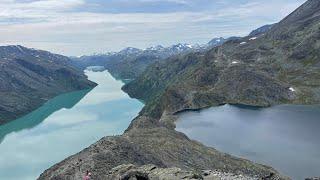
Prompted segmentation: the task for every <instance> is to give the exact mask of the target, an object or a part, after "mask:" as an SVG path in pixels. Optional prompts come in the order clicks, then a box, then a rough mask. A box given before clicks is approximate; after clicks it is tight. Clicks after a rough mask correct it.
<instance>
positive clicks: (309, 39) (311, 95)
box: [123, 0, 320, 118]
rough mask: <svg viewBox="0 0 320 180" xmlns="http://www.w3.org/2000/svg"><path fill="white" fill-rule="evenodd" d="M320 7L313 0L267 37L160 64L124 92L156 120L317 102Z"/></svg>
mask: <svg viewBox="0 0 320 180" xmlns="http://www.w3.org/2000/svg"><path fill="white" fill-rule="evenodd" d="M319 9H320V1H318V0H309V1H307V2H306V3H305V4H304V5H303V6H301V7H300V8H299V9H297V10H296V11H295V12H293V13H292V14H290V15H289V16H288V17H286V18H285V19H284V20H282V21H281V22H280V23H278V24H276V25H274V26H273V27H272V28H271V29H270V30H269V31H268V32H266V33H265V34H261V35H260V36H257V37H251V36H248V37H244V38H241V39H236V40H230V41H228V42H226V43H224V44H223V45H222V46H219V47H216V48H213V49H211V50H210V51H207V52H204V53H191V54H187V55H184V56H180V57H175V58H169V59H167V60H166V61H162V62H160V63H156V64H154V65H152V66H150V67H148V69H147V70H146V71H145V72H144V73H143V74H142V75H141V76H140V77H138V78H137V79H136V80H135V81H133V82H131V83H129V84H128V85H126V86H124V87H123V89H124V90H125V91H126V92H128V93H129V95H131V96H132V97H136V98H139V99H143V100H145V101H146V102H147V105H146V107H145V108H144V111H143V112H142V113H147V114H148V115H152V116H153V117H157V118H159V117H161V115H162V113H163V112H165V111H169V112H178V111H181V110H184V109H198V108H202V107H207V106H213V105H219V104H225V103H236V104H246V105H254V106H270V105H275V104H281V103H299V104H312V103H319V102H320V81H319V78H320V60H319V55H320V51H319V47H320V31H319V28H320V25H319V24H320V23H319V22H320V17H319V12H320V11H319ZM150 97H152V98H150ZM154 97H157V98H154Z"/></svg>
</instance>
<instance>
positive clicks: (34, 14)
mask: <svg viewBox="0 0 320 180" xmlns="http://www.w3.org/2000/svg"><path fill="white" fill-rule="evenodd" d="M305 1H306V0H267V1H266V0H0V45H23V46H27V47H31V48H37V49H43V50H48V51H51V52H54V53H59V54H63V55H68V56H80V55H85V54H87V55H89V54H93V53H105V52H110V51H118V50H120V49H123V48H125V47H137V48H142V49H143V48H146V47H150V46H155V45H163V46H169V45H172V44H176V43H189V44H196V43H198V44H203V43H207V42H208V41H210V39H212V38H215V37H229V36H245V35H247V34H248V33H249V32H250V31H251V30H253V29H255V28H258V27H260V26H262V25H265V24H270V23H275V22H278V21H280V20H281V19H282V18H284V17H285V16H286V15H288V14H289V13H290V12H292V11H293V10H294V9H296V8H297V7H299V6H300V5H301V4H302V3H304V2H305Z"/></svg>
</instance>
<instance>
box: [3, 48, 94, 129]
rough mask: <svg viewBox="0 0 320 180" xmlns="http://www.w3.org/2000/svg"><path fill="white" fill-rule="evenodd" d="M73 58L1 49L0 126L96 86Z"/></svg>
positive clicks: (30, 51)
mask: <svg viewBox="0 0 320 180" xmlns="http://www.w3.org/2000/svg"><path fill="white" fill-rule="evenodd" d="M69 64H70V59H69V58H67V57H65V56H61V55H57V54H52V53H49V52H47V51H41V50H35V49H29V48H25V47H23V46H2V47H0V124H3V123H6V122H9V121H11V120H14V119H17V118H19V117H21V116H23V115H26V114H27V113H29V112H31V111H33V110H35V109H37V108H38V107H39V106H41V105H42V104H43V103H45V102H46V101H47V100H48V99H50V98H52V97H55V96H57V95H59V94H62V93H65V92H70V91H75V90H81V89H89V88H92V87H94V86H95V85H96V84H95V83H93V82H91V81H88V80H87V77H86V76H85V75H84V74H83V72H81V71H79V70H77V69H74V68H73V67H71V66H70V65H69Z"/></svg>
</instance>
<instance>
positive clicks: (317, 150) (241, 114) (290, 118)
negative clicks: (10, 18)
mask: <svg viewBox="0 0 320 180" xmlns="http://www.w3.org/2000/svg"><path fill="white" fill-rule="evenodd" d="M176 130H178V131H180V132H184V133H185V134H186V135H188V136H189V137H190V138H191V139H194V140H197V141H199V142H202V143H204V144H205V145H208V146H212V147H215V148H216V149H218V150H220V151H223V152H227V153H230V154H233V155H235V156H238V157H243V158H247V159H250V160H252V161H255V162H258V163H263V164H267V165H270V166H272V167H274V168H275V169H277V170H278V171H280V172H281V173H283V174H285V175H288V176H290V177H291V178H293V179H297V180H298V179H300V180H301V179H304V178H306V177H315V176H320V106H297V105H283V106H275V107H271V108H265V109H259V108H249V107H239V106H231V105H225V106H221V107H214V108H210V109H206V110H202V111H198V112H185V113H182V114H180V116H179V120H178V122H177V128H176Z"/></svg>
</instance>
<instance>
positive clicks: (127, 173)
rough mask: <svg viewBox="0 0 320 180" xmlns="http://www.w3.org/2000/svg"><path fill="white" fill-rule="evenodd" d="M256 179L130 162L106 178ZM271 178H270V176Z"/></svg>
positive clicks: (218, 172) (168, 179)
mask: <svg viewBox="0 0 320 180" xmlns="http://www.w3.org/2000/svg"><path fill="white" fill-rule="evenodd" d="M109 179H110V180H114V179H119V180H131V179H132V180H133V179H140V180H181V179H186V180H191V179H193V180H222V179H225V180H227V179H233V180H256V179H259V178H258V177H250V176H245V175H242V174H232V173H225V172H221V171H219V170H202V171H200V172H194V171H186V170H182V169H180V168H159V167H157V166H155V165H151V164H149V165H144V166H140V167H137V166H135V165H132V164H124V165H120V166H117V167H115V168H113V169H112V170H111V171H110V172H109V173H108V176H107V178H106V180H109ZM270 179H271V178H270ZM274 179H276V177H274Z"/></svg>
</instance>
